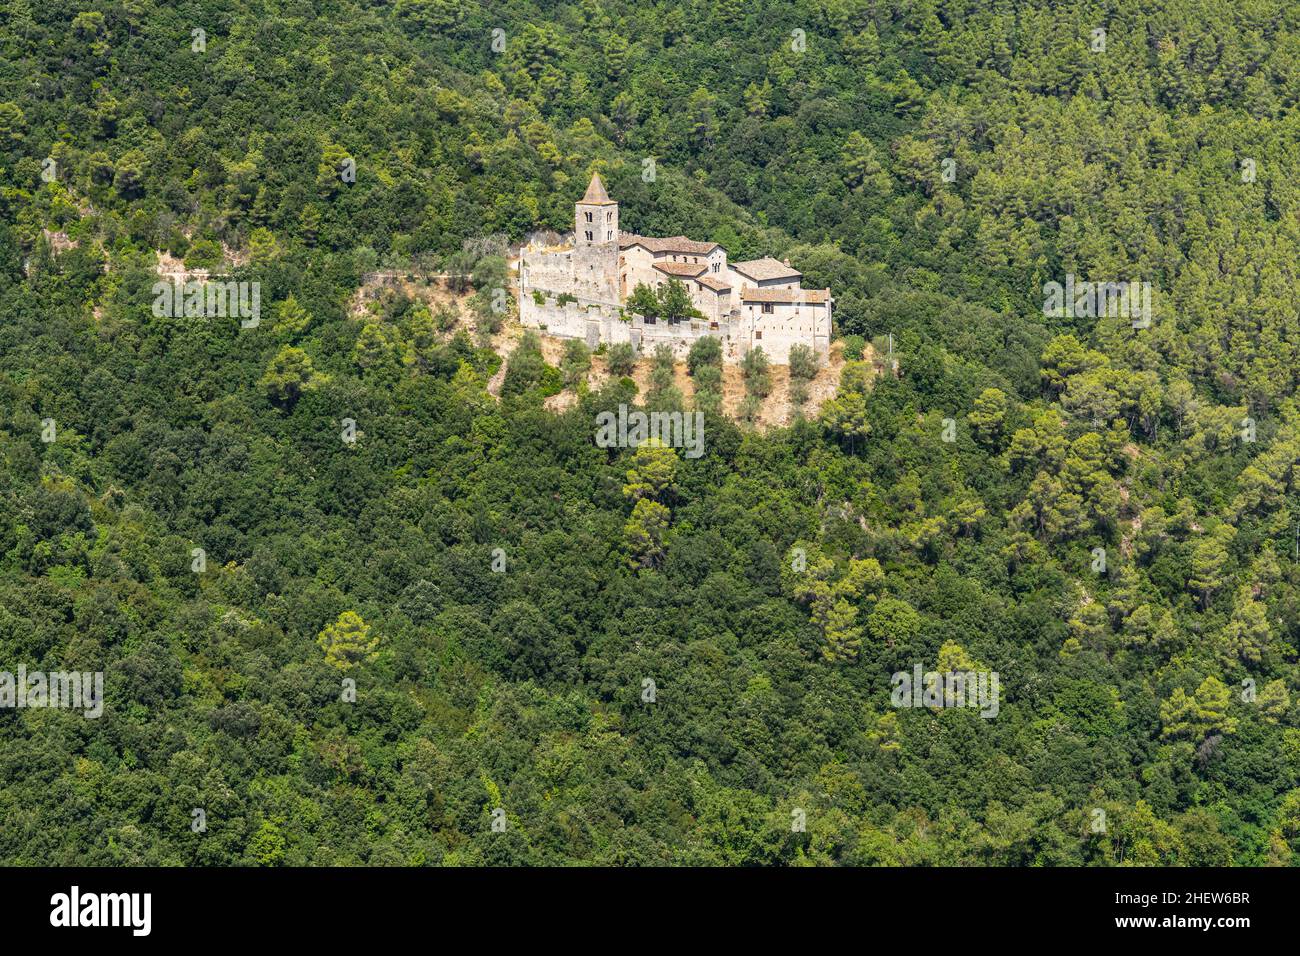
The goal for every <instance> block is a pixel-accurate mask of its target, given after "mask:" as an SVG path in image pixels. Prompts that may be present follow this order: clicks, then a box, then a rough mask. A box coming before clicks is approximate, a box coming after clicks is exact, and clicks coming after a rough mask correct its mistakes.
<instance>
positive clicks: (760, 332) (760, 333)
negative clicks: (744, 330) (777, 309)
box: [754, 329, 763, 342]
mask: <svg viewBox="0 0 1300 956" xmlns="http://www.w3.org/2000/svg"><path fill="white" fill-rule="evenodd" d="M762 337H763V330H762V329H759V330H757V331H756V332H755V333H754V341H755V342H757V341H758V340H759V339H761V338H762Z"/></svg>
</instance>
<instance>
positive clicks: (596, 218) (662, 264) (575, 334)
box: [519, 174, 831, 364]
mask: <svg viewBox="0 0 1300 956" xmlns="http://www.w3.org/2000/svg"><path fill="white" fill-rule="evenodd" d="M802 279H803V276H802V275H801V274H800V273H799V271H798V270H797V269H794V268H793V267H791V265H790V263H789V261H785V262H780V261H778V260H776V259H772V258H764V259H755V260H753V261H750V262H728V261H727V250H726V249H724V248H722V246H720V245H718V244H717V243H716V242H698V241H696V240H694V239H687V238H686V237H685V236H672V237H670V238H668V239H652V238H650V237H648V236H637V235H633V234H631V233H626V232H620V231H619V228H618V203H616V202H614V201H613V200H612V199H610V198H609V194H608V193H607V192H606V191H605V186H604V184H603V183H602V182H601V181H600V175H599V174H593V175H592V177H591V184H590V185H589V186H588V187H587V192H586V194H585V195H584V196H583V197H582V199H581V200H579V201H578V202H577V203H576V204H575V206H574V234H573V241H572V243H571V244H568V245H562V246H553V247H540V246H537V245H533V246H529V247H527V248H525V249H524V250H523V252H522V253H521V255H520V259H519V293H520V294H519V318H520V321H521V322H522V324H523V325H525V326H527V327H531V328H536V329H541V330H543V331H545V332H546V333H548V334H550V335H558V336H563V337H566V338H581V339H585V340H586V342H587V344H588V345H590V346H592V347H593V348H594V347H595V346H597V345H599V344H600V343H602V342H603V343H610V344H612V343H615V342H631V343H632V344H633V346H635V347H636V348H637V351H638V353H639V352H641V351H646V350H649V349H653V348H654V347H656V346H657V345H659V344H661V343H666V344H668V345H669V346H671V347H672V349H673V351H674V353H676V354H677V355H679V356H684V355H685V354H686V353H687V351H689V349H690V347H691V344H692V343H693V342H694V341H695V340H696V339H699V338H701V337H703V336H706V335H713V336H717V337H718V338H719V339H721V340H722V354H723V358H724V359H725V360H727V361H730V362H738V361H740V360H741V359H743V358H744V357H745V355H746V354H747V353H748V352H749V350H750V349H754V348H762V349H763V351H764V353H765V354H766V355H767V357H768V358H769V359H771V360H772V361H773V362H776V363H778V364H784V363H786V362H787V361H788V359H789V356H790V349H791V347H793V346H795V345H806V346H808V347H809V348H811V349H812V350H813V352H814V353H815V354H816V355H817V358H818V360H819V361H824V360H825V359H826V356H827V354H828V352H829V349H830V340H831V294H830V290H829V289H805V288H803V287H802V285H801V282H802ZM673 280H676V281H678V282H680V283H681V284H682V286H683V287H684V288H685V291H686V293H687V294H688V295H689V296H690V300H691V303H692V304H693V305H694V307H695V309H696V310H697V311H698V312H699V313H700V316H699V317H690V318H681V319H673V318H668V317H664V316H656V315H650V314H644V315H643V314H636V313H635V312H634V311H633V309H631V308H630V307H629V305H628V298H629V296H632V294H633V292H634V290H635V289H636V287H637V286H638V285H645V286H646V287H648V288H649V289H650V290H652V291H656V292H658V291H661V290H662V289H663V288H664V287H665V286H666V285H668V284H669V283H671V282H672V281H673ZM645 311H647V312H648V311H649V310H645Z"/></svg>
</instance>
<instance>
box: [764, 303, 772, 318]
mask: <svg viewBox="0 0 1300 956" xmlns="http://www.w3.org/2000/svg"><path fill="white" fill-rule="evenodd" d="M763 314H764V315H771V314H772V303H771V302H764V303H763Z"/></svg>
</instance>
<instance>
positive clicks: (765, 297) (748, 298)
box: [740, 289, 831, 304]
mask: <svg viewBox="0 0 1300 956" xmlns="http://www.w3.org/2000/svg"><path fill="white" fill-rule="evenodd" d="M830 297H831V290H830V289H742V290H741V292H740V301H741V302H807V303H809V304H820V303H822V302H828V301H830Z"/></svg>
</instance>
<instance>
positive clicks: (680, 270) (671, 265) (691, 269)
mask: <svg viewBox="0 0 1300 956" xmlns="http://www.w3.org/2000/svg"><path fill="white" fill-rule="evenodd" d="M708 267H709V264H708V263H707V262H656V263H655V268H656V269H658V270H659V271H660V272H666V273H668V274H669V275H671V276H686V277H687V278H690V279H694V278H695V277H696V276H697V275H699V274H700V273H701V272H703V271H704V270H705V269H707V268H708Z"/></svg>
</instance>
